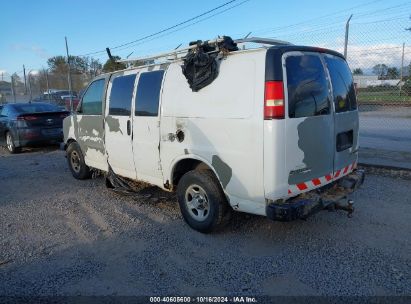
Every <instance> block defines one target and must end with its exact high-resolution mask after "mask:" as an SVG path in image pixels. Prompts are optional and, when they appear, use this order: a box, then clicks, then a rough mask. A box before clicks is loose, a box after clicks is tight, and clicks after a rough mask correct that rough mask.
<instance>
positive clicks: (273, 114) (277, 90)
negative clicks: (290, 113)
mask: <svg viewBox="0 0 411 304" xmlns="http://www.w3.org/2000/svg"><path fill="white" fill-rule="evenodd" d="M284 111H285V110H284V86H283V82H282V81H266V83H265V94H264V119H284Z"/></svg>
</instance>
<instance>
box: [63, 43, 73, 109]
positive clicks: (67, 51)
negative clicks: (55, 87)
mask: <svg viewBox="0 0 411 304" xmlns="http://www.w3.org/2000/svg"><path fill="white" fill-rule="evenodd" d="M64 39H65V40H66V53H67V64H68V86H69V92H70V111H71V112H73V97H72V95H73V94H72V92H71V66H70V56H69V50H68V44H67V37H64Z"/></svg>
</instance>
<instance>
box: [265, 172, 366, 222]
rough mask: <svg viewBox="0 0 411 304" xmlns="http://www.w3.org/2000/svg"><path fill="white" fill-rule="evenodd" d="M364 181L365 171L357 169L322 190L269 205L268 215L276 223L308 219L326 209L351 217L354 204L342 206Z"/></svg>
mask: <svg viewBox="0 0 411 304" xmlns="http://www.w3.org/2000/svg"><path fill="white" fill-rule="evenodd" d="M364 179H365V172H364V170H360V169H357V170H355V171H353V172H352V173H350V174H348V175H347V176H344V177H343V178H341V179H339V180H337V181H335V182H334V183H332V184H329V185H326V186H324V187H322V188H318V189H314V190H312V191H310V192H307V193H304V194H301V195H299V196H297V197H294V198H292V199H289V200H287V201H284V202H280V203H276V202H274V203H270V204H268V205H267V207H266V215H267V217H268V218H270V219H272V220H274V221H281V222H289V221H293V220H297V219H306V218H307V217H309V216H310V215H312V214H315V213H317V212H318V211H320V210H323V209H325V208H331V209H342V210H346V211H348V212H349V215H350V214H351V213H352V212H353V208H352V203H350V205H349V206H342V205H341V202H342V201H343V200H346V199H348V195H350V194H351V193H353V192H354V191H355V190H357V188H358V187H360V186H361V185H362V184H363V183H364ZM349 201H351V200H349ZM351 202H352V201H351Z"/></svg>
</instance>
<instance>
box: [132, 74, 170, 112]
mask: <svg viewBox="0 0 411 304" xmlns="http://www.w3.org/2000/svg"><path fill="white" fill-rule="evenodd" d="M163 75H164V71H162V70H161V71H154V72H148V73H142V74H141V75H140V79H139V81H138V86H137V96H136V107H135V109H136V111H135V115H137V116H157V115H158V103H159V99H160V89H161V82H162V80H163Z"/></svg>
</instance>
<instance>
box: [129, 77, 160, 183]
mask: <svg viewBox="0 0 411 304" xmlns="http://www.w3.org/2000/svg"><path fill="white" fill-rule="evenodd" d="M163 77H164V70H156V71H151V72H142V73H140V75H139V78H138V84H137V92H136V98H135V106H134V118H133V134H134V136H133V137H134V138H133V150H134V163H135V166H136V170H137V178H138V179H139V180H142V181H145V182H149V183H152V184H157V185H162V184H163V175H162V171H161V167H160V150H159V145H160V117H159V113H160V111H159V103H160V96H161V87H162V82H163Z"/></svg>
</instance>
